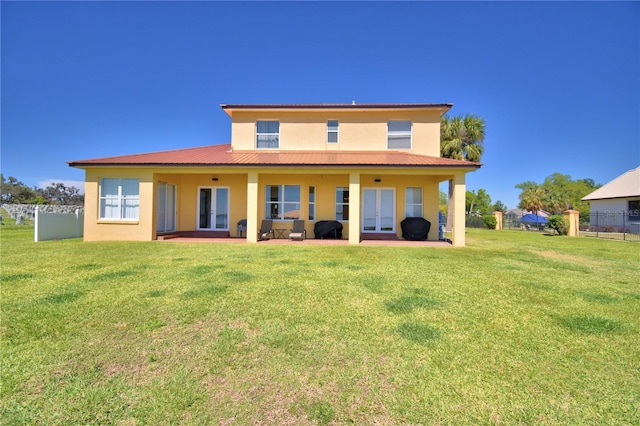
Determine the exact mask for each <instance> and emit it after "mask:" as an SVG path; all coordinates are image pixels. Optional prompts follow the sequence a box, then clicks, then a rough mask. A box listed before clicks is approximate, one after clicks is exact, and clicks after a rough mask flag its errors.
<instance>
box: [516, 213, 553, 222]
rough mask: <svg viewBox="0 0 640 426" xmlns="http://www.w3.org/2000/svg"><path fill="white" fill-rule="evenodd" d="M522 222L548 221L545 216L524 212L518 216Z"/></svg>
mask: <svg viewBox="0 0 640 426" xmlns="http://www.w3.org/2000/svg"><path fill="white" fill-rule="evenodd" d="M520 222H522V223H529V224H531V223H545V224H546V223H549V221H548V220H547V218H546V217H542V216H538V215H536V214H525V215H524V216H522V217H521V218H520Z"/></svg>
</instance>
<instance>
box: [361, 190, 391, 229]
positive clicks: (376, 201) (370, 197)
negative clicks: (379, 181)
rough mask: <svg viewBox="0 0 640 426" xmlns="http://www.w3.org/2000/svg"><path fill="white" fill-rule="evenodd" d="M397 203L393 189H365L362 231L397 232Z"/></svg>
mask: <svg viewBox="0 0 640 426" xmlns="http://www.w3.org/2000/svg"><path fill="white" fill-rule="evenodd" d="M395 201H396V197H395V189H393V188H365V189H364V190H363V194H362V231H363V232H395V230H396V205H395V204H396V202H395Z"/></svg>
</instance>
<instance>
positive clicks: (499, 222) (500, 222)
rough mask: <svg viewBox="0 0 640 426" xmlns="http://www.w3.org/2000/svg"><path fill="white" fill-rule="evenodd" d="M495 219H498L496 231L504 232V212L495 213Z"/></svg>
mask: <svg viewBox="0 0 640 426" xmlns="http://www.w3.org/2000/svg"><path fill="white" fill-rule="evenodd" d="M493 217H495V218H496V230H502V212H493Z"/></svg>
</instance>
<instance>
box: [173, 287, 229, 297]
mask: <svg viewBox="0 0 640 426" xmlns="http://www.w3.org/2000/svg"><path fill="white" fill-rule="evenodd" d="M226 291H227V286H226V285H210V286H206V287H199V288H194V289H191V290H187V291H185V292H184V293H182V294H181V295H180V296H181V297H182V298H183V299H195V298H198V297H206V296H215V295H218V294H222V293H225V292H226Z"/></svg>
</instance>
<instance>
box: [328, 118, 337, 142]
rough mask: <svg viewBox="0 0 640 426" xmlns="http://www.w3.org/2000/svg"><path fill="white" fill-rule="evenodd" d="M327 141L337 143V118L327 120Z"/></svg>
mask: <svg viewBox="0 0 640 426" xmlns="http://www.w3.org/2000/svg"><path fill="white" fill-rule="evenodd" d="M327 142H328V143H338V120H329V121H327Z"/></svg>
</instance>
